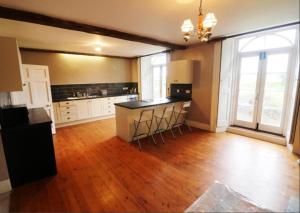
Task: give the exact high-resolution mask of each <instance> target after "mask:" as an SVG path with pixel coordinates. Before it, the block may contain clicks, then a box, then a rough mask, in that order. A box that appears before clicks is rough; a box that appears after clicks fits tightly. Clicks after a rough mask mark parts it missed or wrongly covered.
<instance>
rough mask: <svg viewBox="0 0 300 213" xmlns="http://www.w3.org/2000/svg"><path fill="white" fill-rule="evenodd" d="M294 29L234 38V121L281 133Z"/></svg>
mask: <svg viewBox="0 0 300 213" xmlns="http://www.w3.org/2000/svg"><path fill="white" fill-rule="evenodd" d="M297 36H298V32H297V29H296V28H292V29H280V30H276V31H272V32H264V33H260V34H257V35H252V36H250V37H243V38H240V39H238V40H237V44H238V52H237V61H238V63H237V64H238V65H237V66H238V68H237V87H236V93H235V94H236V96H235V98H236V100H235V110H234V124H235V125H238V126H242V127H247V128H253V129H257V130H262V131H266V132H272V133H276V134H283V133H284V127H285V126H286V123H285V122H286V119H285V117H286V115H288V112H289V110H288V109H287V107H288V106H289V102H288V100H291V97H290V92H289V89H290V84H292V82H291V83H290V81H289V79H293V78H294V77H295V74H294V73H295V70H296V66H295V64H296V63H295V61H296V58H295V55H296V54H295V53H296V52H297V48H298V44H297Z"/></svg>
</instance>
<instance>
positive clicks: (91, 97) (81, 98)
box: [52, 93, 138, 102]
mask: <svg viewBox="0 0 300 213" xmlns="http://www.w3.org/2000/svg"><path fill="white" fill-rule="evenodd" d="M127 95H138V94H136V93H134V94H116V95H92V96H87V97H75V98H73V97H66V98H56V99H53V100H52V102H60V101H77V100H86V99H95V98H109V97H117V96H127Z"/></svg>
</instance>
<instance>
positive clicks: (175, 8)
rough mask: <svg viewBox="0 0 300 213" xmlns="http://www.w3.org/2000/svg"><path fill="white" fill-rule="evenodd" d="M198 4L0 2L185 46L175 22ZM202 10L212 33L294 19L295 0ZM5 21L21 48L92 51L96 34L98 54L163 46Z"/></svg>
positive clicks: (216, 3)
mask: <svg viewBox="0 0 300 213" xmlns="http://www.w3.org/2000/svg"><path fill="white" fill-rule="evenodd" d="M198 4H199V0H109V1H107V0H84V1H82V0H43V1H40V0H22V1H20V0H0V5H1V6H6V7H11V8H15V9H21V10H26V11H30V12H36V13H41V14H44V15H49V16H53V17H57V18H62V19H66V20H71V21H76V22H80V23H85V24H90V25H95V26H99V27H105V28H109V29H114V30H119V31H123V32H127V33H133V34H137V35H141V36H146V37H150V38H154V39H158V40H162V41H167V42H171V43H176V44H186V43H185V41H183V39H182V35H181V32H180V26H181V24H182V22H183V20H184V19H186V18H191V19H192V20H193V22H194V24H195V23H196V21H197V11H198ZM203 9H204V13H207V12H214V13H215V15H216V17H217V19H218V24H217V26H216V27H215V28H214V30H213V36H215V37H217V36H224V35H231V34H237V33H242V32H247V31H251V30H257V29H261V28H266V27H271V26H276V25H281V24H286V23H291V22H295V21H299V0H248V1H246V0H203ZM4 22H5V21H4V20H1V22H0V24H1V25H0V33H2V31H6V33H10V32H8V31H14V33H17V35H18V36H19V37H20V38H19V37H18V39H19V40H20V43H21V46H28V47H43V48H47V49H49V48H52V47H53V48H54V47H55V49H57V47H60V48H62V49H65V50H69V49H70V51H71V50H73V49H74V51H75V50H82V51H87V52H91V50H90V49H89V48H90V47H83V46H84V45H87V43H89V42H93V41H94V39H97V38H99V39H100V40H102V41H103V43H107V44H110V45H111V46H110V47H109V46H107V48H106V47H105V46H103V52H101V53H103V54H112V55H113V54H118V55H122V56H125V55H126V56H136V55H142V54H144V53H146V54H149V53H152V52H157V51H161V50H163V49H164V48H162V47H155V46H152V45H146V44H141V43H137V42H130V41H122V40H119V39H114V38H108V37H104V36H101V37H100V36H95V35H90V34H86V33H81V32H75V31H69V30H62V29H59V28H52V27H45V26H40V25H35V24H21V23H18V28H19V27H20V29H14V28H17V26H14V25H15V24H12V23H5V24H6V25H4V26H5V28H8V29H2V28H3V27H2V24H4ZM9 25H13V26H9ZM37 26H38V27H37ZM26 31H28V32H26ZM37 31H38V33H37ZM44 31H46V32H47V33H46V32H44ZM19 33H21V34H19ZM62 33H65V34H62ZM11 34H12V35H13V32H11ZM23 34H24V35H23ZM25 34H26V35H25ZM68 36H70V37H68ZM96 37H97V38H96ZM70 38H71V39H70ZM89 39H90V40H89ZM196 42H199V41H198V40H197V39H193V40H191V41H190V42H189V43H188V44H193V43H196ZM144 45H145V46H144Z"/></svg>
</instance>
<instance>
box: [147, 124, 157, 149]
mask: <svg viewBox="0 0 300 213" xmlns="http://www.w3.org/2000/svg"><path fill="white" fill-rule="evenodd" d="M152 120H153V118H152ZM152 120H151V122H150V125H149V124H148V122H147V121H146V125H147V127H148V134H147V137H148V136H149V135H150V136H151V138H152V141H153V143H154V144H155V145H156V141H155V138H154V137H153V134H152V133H151V126H152Z"/></svg>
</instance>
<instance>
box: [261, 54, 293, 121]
mask: <svg viewBox="0 0 300 213" xmlns="http://www.w3.org/2000/svg"><path fill="white" fill-rule="evenodd" d="M288 59H289V55H288V54H287V53H282V54H273V55H269V56H268V57H267V70H266V72H267V73H266V82H265V89H264V98H263V106H262V107H263V108H262V118H261V123H262V124H267V125H271V126H277V127H280V125H281V119H282V109H283V106H284V95H285V85H286V80H287V71H288Z"/></svg>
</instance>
